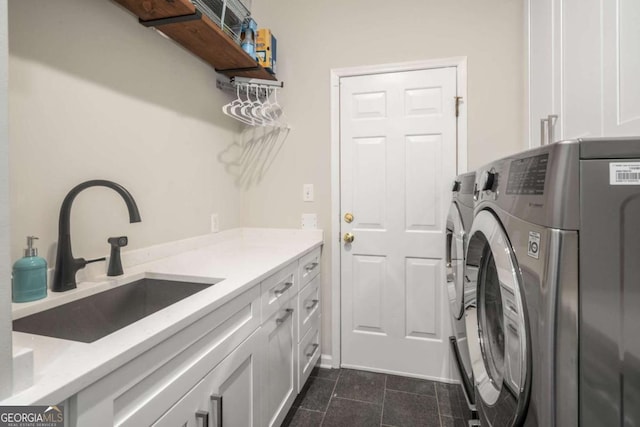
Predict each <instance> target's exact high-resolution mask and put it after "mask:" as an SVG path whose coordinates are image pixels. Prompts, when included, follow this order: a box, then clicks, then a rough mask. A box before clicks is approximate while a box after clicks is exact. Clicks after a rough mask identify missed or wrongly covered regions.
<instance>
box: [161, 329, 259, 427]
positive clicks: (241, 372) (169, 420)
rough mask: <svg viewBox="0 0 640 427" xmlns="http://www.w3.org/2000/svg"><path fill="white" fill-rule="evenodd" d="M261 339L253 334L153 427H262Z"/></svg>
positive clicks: (256, 334) (257, 333) (255, 333)
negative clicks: (260, 399) (260, 421)
mask: <svg viewBox="0 0 640 427" xmlns="http://www.w3.org/2000/svg"><path fill="white" fill-rule="evenodd" d="M259 338H260V336H259V332H254V333H253V335H251V336H250V337H249V338H247V340H246V341H244V342H243V343H242V344H240V346H239V347H238V348H236V349H235V350H234V351H233V352H232V353H231V354H230V355H229V356H227V358H226V359H224V360H223V361H222V362H220V364H218V366H216V367H215V368H214V369H213V370H212V371H211V372H210V373H209V374H207V376H206V377H205V378H204V379H203V380H202V381H200V382H199V383H198V384H197V385H196V386H195V387H193V388H192V389H191V391H189V392H188V393H187V394H186V395H185V396H184V397H183V398H182V399H180V401H179V402H178V403H176V404H175V405H174V406H173V407H172V408H171V409H169V410H168V411H167V412H166V413H165V414H164V415H163V416H162V417H161V418H160V419H159V420H158V421H157V422H156V423H154V424H153V426H154V427H175V426H188V427H191V426H193V427H209V426H212V427H222V426H259V425H260V423H259V419H260V418H259V416H260V413H259V408H260V404H259V400H258V398H259V394H258V390H257V385H258V384H259V381H258V377H257V375H258V372H260V370H259V368H258V366H257V363H258V361H259V357H258V354H259V352H260V345H259V343H260V340H259Z"/></svg>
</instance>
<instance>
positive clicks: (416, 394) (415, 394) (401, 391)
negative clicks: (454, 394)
mask: <svg viewBox="0 0 640 427" xmlns="http://www.w3.org/2000/svg"><path fill="white" fill-rule="evenodd" d="M386 390H389V391H393V392H395V393H406V394H413V395H414V396H422V397H432V398H434V399H436V396H435V394H434V395H431V394H423V393H414V392H412V391H405V390H395V389H393V388H388V389H386Z"/></svg>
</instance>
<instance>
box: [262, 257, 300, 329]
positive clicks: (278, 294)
mask: <svg viewBox="0 0 640 427" xmlns="http://www.w3.org/2000/svg"><path fill="white" fill-rule="evenodd" d="M260 286H261V289H262V321H263V322H264V321H265V320H267V319H268V318H269V317H271V316H272V315H273V313H275V312H276V311H278V310H280V309H281V308H282V307H283V306H284V304H286V303H287V301H289V300H290V299H291V297H293V296H294V295H295V294H297V293H298V290H299V289H298V270H297V263H296V262H295V261H294V262H292V263H291V264H289V265H287V266H286V267H284V268H282V269H281V270H279V271H278V272H276V273H274V274H273V275H272V276H269V277H268V278H266V279H265V280H263V281H262V284H261V285H260Z"/></svg>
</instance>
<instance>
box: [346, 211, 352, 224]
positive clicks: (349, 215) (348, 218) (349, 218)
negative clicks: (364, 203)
mask: <svg viewBox="0 0 640 427" xmlns="http://www.w3.org/2000/svg"><path fill="white" fill-rule="evenodd" d="M351 221H353V214H352V213H350V212H347V213H346V214H344V222H346V223H347V224H349V223H351Z"/></svg>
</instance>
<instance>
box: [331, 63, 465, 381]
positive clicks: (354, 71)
mask: <svg viewBox="0 0 640 427" xmlns="http://www.w3.org/2000/svg"><path fill="white" fill-rule="evenodd" d="M445 67H456V80H457V92H458V96H461V97H462V102H461V104H460V110H459V115H458V132H457V153H458V155H457V172H458V173H459V174H460V173H464V172H466V171H467V166H468V162H467V153H468V151H467V144H468V141H467V105H468V104H469V99H468V96H467V57H466V56H459V57H452V58H442V59H431V60H425V61H415V62H403V63H398V64H382V65H373V66H363V67H350V68H338V69H332V70H331V231H330V232H329V234H328V238H327V240H326V244H328V245H329V246H330V247H331V266H330V268H331V356H330V357H326V358H325V356H324V355H323V356H322V357H323V363H325V362H326V363H331V366H333V367H334V368H339V367H340V362H341V358H340V356H341V353H340V350H341V349H340V322H341V320H340V308H341V307H340V216H341V215H340V79H341V78H342V77H352V76H363V75H369V74H383V73H397V72H403V71H415V70H425V69H431V68H445ZM380 372H382V371H380ZM438 380H439V381H440V379H438ZM442 381H446V379H443V380H442Z"/></svg>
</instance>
